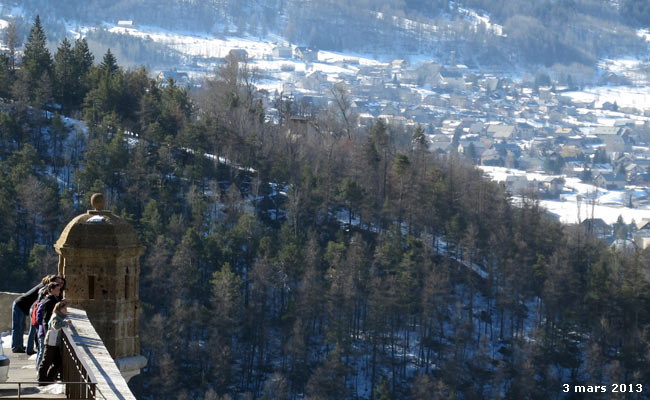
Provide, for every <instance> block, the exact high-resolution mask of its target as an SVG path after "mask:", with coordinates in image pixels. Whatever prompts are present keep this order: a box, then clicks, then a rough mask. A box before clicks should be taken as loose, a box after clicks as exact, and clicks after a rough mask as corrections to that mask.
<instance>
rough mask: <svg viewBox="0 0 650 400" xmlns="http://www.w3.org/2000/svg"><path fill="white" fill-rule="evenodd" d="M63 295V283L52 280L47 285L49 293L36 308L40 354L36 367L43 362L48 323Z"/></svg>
mask: <svg viewBox="0 0 650 400" xmlns="http://www.w3.org/2000/svg"><path fill="white" fill-rule="evenodd" d="M60 295H61V285H59V284H58V283H57V282H50V283H49V284H48V285H47V295H46V296H45V297H44V298H43V299H42V300H41V301H40V302H39V303H38V309H37V310H36V324H37V326H38V334H37V337H38V356H37V357H36V367H37V368H38V365H39V364H40V363H41V359H42V358H43V350H44V341H45V333H46V331H47V323H48V321H49V320H50V318H52V312H53V310H54V306H55V305H56V303H58V302H59V296H60Z"/></svg>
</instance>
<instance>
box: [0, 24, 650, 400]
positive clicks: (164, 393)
mask: <svg viewBox="0 0 650 400" xmlns="http://www.w3.org/2000/svg"><path fill="white" fill-rule="evenodd" d="M10 33H11V28H10V29H9V34H10ZM46 35H47V32H45V31H44V29H43V27H42V26H41V23H40V21H39V19H38V18H36V20H35V21H34V24H33V25H32V27H31V30H30V32H29V35H28V38H27V40H26V41H25V43H24V54H23V56H22V58H21V59H18V58H17V57H16V48H17V47H19V46H20V44H19V43H16V42H13V45H11V43H12V42H11V41H8V43H9V44H10V46H9V49H8V50H7V51H4V52H3V53H2V54H1V55H0V276H2V277H3V278H2V280H0V290H4V291H12V292H20V291H25V290H27V289H29V288H30V287H32V286H33V285H34V284H36V282H37V281H38V280H39V279H40V278H41V277H42V276H43V275H44V274H46V273H53V272H54V271H55V266H56V263H57V258H56V253H55V252H54V250H53V248H52V245H53V243H54V242H55V241H56V239H57V238H58V237H59V235H60V233H61V230H62V229H63V227H64V226H65V225H66V224H67V223H68V222H69V221H70V220H71V219H72V218H73V217H74V216H76V215H78V214H80V213H83V212H85V211H86V210H87V209H88V208H90V205H89V198H90V195H91V194H92V193H95V192H102V193H104V194H105V196H106V198H107V205H108V207H109V208H110V209H111V210H112V211H113V212H114V213H115V214H117V215H120V216H121V217H123V218H125V219H126V220H127V221H128V222H129V223H130V224H131V225H133V226H134V227H135V228H136V230H137V232H138V234H139V236H140V240H141V242H142V243H143V245H144V246H146V253H145V255H144V256H143V258H142V260H141V263H142V275H141V277H140V299H141V302H142V307H141V310H142V314H141V316H140V338H141V341H142V354H143V355H144V356H145V357H146V358H147V359H148V366H147V368H146V369H144V370H143V371H142V373H141V374H140V375H139V376H137V377H135V378H133V379H132V380H131V381H130V383H129V385H130V387H131V389H132V390H133V392H134V394H135V395H136V396H137V397H138V398H143V399H206V400H207V399H210V400H216V399H323V400H325V399H377V400H380V399H381V400H388V399H394V400H397V399H413V400H424V399H563V398H583V397H581V396H582V394H580V393H578V394H576V393H567V392H566V391H565V390H564V387H565V385H570V387H571V388H573V387H575V386H576V385H582V386H585V387H587V386H589V385H592V386H593V385H607V389H608V392H607V393H589V394H588V397H584V398H589V399H643V398H648V396H649V393H650V367H649V365H650V253H649V250H645V251H639V250H629V249H623V250H621V249H615V248H610V247H608V246H607V245H606V244H605V243H604V242H601V241H600V240H599V239H598V238H597V237H596V236H595V235H594V234H593V232H591V230H590V229H589V228H588V227H585V226H582V225H562V224H560V223H559V222H557V221H556V220H554V219H552V218H550V217H549V216H548V215H547V213H546V212H545V210H544V209H542V208H541V207H540V206H539V203H538V199H537V198H536V195H535V194H534V193H531V194H530V196H524V198H523V199H522V200H521V201H518V202H514V201H513V200H512V199H511V198H510V196H509V195H508V194H507V193H506V191H505V188H504V187H503V186H502V185H499V184H497V183H494V182H491V181H489V180H487V179H485V178H484V176H483V173H482V172H481V171H480V170H479V169H477V168H475V167H474V166H473V165H472V164H471V162H470V161H468V160H467V159H466V158H465V157H464V156H463V155H459V154H450V155H444V156H441V155H438V154H437V153H433V152H430V151H429V150H428V149H427V142H426V140H425V137H424V132H423V131H422V129H420V128H414V129H410V128H404V127H396V126H392V125H388V124H385V123H384V122H382V121H381V120H377V121H376V122H374V123H373V124H372V126H371V127H370V128H368V129H359V128H357V127H356V126H354V125H352V124H351V123H350V113H351V112H352V111H351V107H350V99H349V97H348V93H347V92H346V89H345V87H343V86H335V87H333V88H332V92H333V93H332V94H333V96H334V98H336V99H337V101H336V102H334V103H331V104H330V105H329V106H324V107H321V108H320V109H305V108H304V107H301V106H300V105H299V104H296V103H294V102H292V101H291V100H290V99H287V98H286V97H284V96H282V94H281V93H279V94H278V95H277V96H276V97H275V103H274V104H273V105H274V107H275V108H277V109H278V110H279V112H280V113H279V117H278V119H277V120H275V121H270V120H269V119H267V118H266V113H265V107H267V106H268V104H266V103H265V101H264V99H263V98H262V96H261V95H260V93H259V92H258V90H257V89H256V87H255V82H256V79H257V72H256V71H255V70H254V69H252V68H249V66H248V65H247V63H246V60H245V59H240V58H237V57H234V56H233V57H228V58H227V59H226V63H225V64H224V65H223V66H222V67H220V68H218V69H217V70H216V71H215V73H214V76H213V77H212V78H211V79H208V80H206V81H205V82H204V83H203V84H202V85H201V87H200V88H192V89H191V90H190V89H186V88H184V87H181V86H179V85H177V84H175V82H173V81H171V80H170V81H167V82H160V81H157V80H154V79H152V78H151V75H150V73H149V72H148V71H147V70H146V69H145V68H144V67H137V68H128V69H127V68H125V67H122V66H121V65H120V60H119V59H117V58H116V57H115V56H114V55H113V54H112V53H111V52H110V50H109V51H107V52H106V53H105V54H92V53H91V52H90V51H89V49H88V45H87V43H86V41H85V39H80V40H76V41H74V40H70V39H65V40H62V41H61V42H59V44H58V47H57V49H56V51H55V52H53V54H52V53H51V52H50V51H49V50H48V48H47V45H46V40H47V39H46ZM623 384H625V385H635V386H634V387H632V389H635V390H633V391H632V392H630V391H629V390H628V391H627V392H623V393H612V388H613V387H614V385H623ZM636 385H642V386H643V387H642V390H641V391H637V390H636V389H637V386H636Z"/></svg>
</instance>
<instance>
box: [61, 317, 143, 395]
mask: <svg viewBox="0 0 650 400" xmlns="http://www.w3.org/2000/svg"><path fill="white" fill-rule="evenodd" d="M68 318H69V319H70V320H71V321H72V327H71V328H70V332H71V333H72V339H73V340H74V342H75V345H76V346H77V349H78V350H79V352H80V354H78V356H79V357H81V358H83V360H84V361H85V362H86V364H87V365H88V367H89V368H90V370H91V372H92V374H93V376H94V377H95V379H96V380H97V388H98V389H99V392H100V393H101V395H98V396H97V398H102V396H104V397H105V398H106V399H109V400H110V399H122V400H129V399H133V400H135V396H134V395H133V393H131V389H129V386H128V385H127V382H128V380H129V379H130V378H131V377H133V376H135V375H137V374H139V373H140V369H141V368H143V367H144V366H145V365H146V364H147V360H146V358H144V357H142V356H136V357H132V358H133V360H125V361H122V359H118V360H113V357H111V354H110V353H109V352H108V350H107V349H106V346H104V342H103V341H102V338H101V337H100V336H99V334H98V333H97V331H96V330H95V328H94V327H93V324H92V323H91V322H90V320H89V319H88V316H87V315H86V312H85V311H84V310H81V309H78V308H73V307H68Z"/></svg>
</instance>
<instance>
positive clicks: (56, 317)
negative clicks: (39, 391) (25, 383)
mask: <svg viewBox="0 0 650 400" xmlns="http://www.w3.org/2000/svg"><path fill="white" fill-rule="evenodd" d="M67 315H68V308H67V304H66V302H65V301H60V302H58V303H56V305H55V306H54V310H53V313H52V318H50V321H49V323H48V329H47V333H46V335H45V350H44V352H43V360H42V361H41V364H40V365H39V366H38V382H39V383H41V384H47V383H48V382H54V380H55V379H56V377H57V375H59V372H61V363H62V357H61V346H62V345H63V339H62V334H61V329H62V328H63V327H66V326H69V324H70V320H67V319H65V317H66V316H67Z"/></svg>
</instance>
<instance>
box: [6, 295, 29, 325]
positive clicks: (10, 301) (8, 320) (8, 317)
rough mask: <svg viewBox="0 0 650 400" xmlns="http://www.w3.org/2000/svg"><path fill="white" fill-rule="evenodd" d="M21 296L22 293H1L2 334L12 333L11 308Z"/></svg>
mask: <svg viewBox="0 0 650 400" xmlns="http://www.w3.org/2000/svg"><path fill="white" fill-rule="evenodd" d="M20 295H21V293H11V292H0V332H6V331H11V318H12V317H11V308H12V306H13V304H14V300H16V298H17V297H18V296H20ZM25 326H27V322H25Z"/></svg>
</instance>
